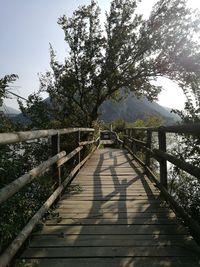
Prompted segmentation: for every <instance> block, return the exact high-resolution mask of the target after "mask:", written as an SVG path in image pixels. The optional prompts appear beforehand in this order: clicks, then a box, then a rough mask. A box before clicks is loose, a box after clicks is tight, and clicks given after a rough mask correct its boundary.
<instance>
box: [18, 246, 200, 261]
mask: <svg viewBox="0 0 200 267" xmlns="http://www.w3.org/2000/svg"><path fill="white" fill-rule="evenodd" d="M127 255H128V256H129V257H167V256H168V257H169V256H172V257H186V256H187V257H189V256H190V257H195V256H196V255H195V253H194V252H192V251H190V250H189V249H186V248H183V247H179V246H172V245H170V246H151V247H145V246H141V247H132V246H131V247H128V246H127V247H115V246H113V247H59V248H56V247H54V248H29V249H27V250H26V251H25V252H24V253H23V254H22V258H70V257H89V258H90V257H103V258H105V257H123V256H127Z"/></svg>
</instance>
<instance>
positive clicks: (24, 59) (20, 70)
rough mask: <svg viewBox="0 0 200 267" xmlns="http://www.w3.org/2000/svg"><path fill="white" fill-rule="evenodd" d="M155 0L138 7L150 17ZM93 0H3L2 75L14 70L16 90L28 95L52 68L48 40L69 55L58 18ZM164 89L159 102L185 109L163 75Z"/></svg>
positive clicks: (199, 4)
mask: <svg viewBox="0 0 200 267" xmlns="http://www.w3.org/2000/svg"><path fill="white" fill-rule="evenodd" d="M98 2H99V5H100V7H101V10H102V16H101V20H102V21H103V20H104V19H105V15H104V14H105V10H109V4H110V0H99V1H98ZM155 2H156V0H143V1H142V3H141V5H140V8H138V11H139V12H140V13H143V15H144V17H148V15H149V13H150V10H151V7H152V5H153V4H154V3H155ZM88 3H90V0H57V1H55V0H34V1H27V0H17V1H16V0H0V77H3V76H4V75H6V74H11V73H15V74H17V75H18V76H19V79H18V80H17V81H16V82H15V83H14V84H13V89H12V90H13V92H14V93H17V94H19V95H21V96H22V97H24V98H27V97H28V96H29V95H30V94H31V93H33V92H36V91H38V89H39V75H40V74H42V73H45V72H46V71H47V70H50V66H49V61H50V57H49V43H51V44H52V46H53V48H54V49H55V50H56V51H57V58H58V60H59V61H61V62H62V61H63V60H64V57H65V55H66V45H65V42H64V34H63V31H62V29H61V28H60V26H59V25H58V24H57V20H58V18H59V17H60V16H62V15H63V14H65V15H67V16H71V15H72V12H73V11H74V10H75V9H76V8H77V7H78V6H79V5H83V4H88ZM189 4H190V6H192V7H194V8H200V1H199V0H189ZM158 82H159V84H162V86H163V88H164V89H163V91H162V93H161V94H160V95H159V101H158V103H159V104H161V105H163V106H166V107H171V108H178V109H182V108H183V106H184V101H185V97H184V95H183V93H182V91H181V89H180V88H178V86H177V85H176V84H175V83H173V82H171V81H169V80H167V79H164V78H163V79H160V80H159V81H158ZM6 105H8V106H11V107H13V108H18V105H17V101H16V99H11V100H10V99H9V100H6Z"/></svg>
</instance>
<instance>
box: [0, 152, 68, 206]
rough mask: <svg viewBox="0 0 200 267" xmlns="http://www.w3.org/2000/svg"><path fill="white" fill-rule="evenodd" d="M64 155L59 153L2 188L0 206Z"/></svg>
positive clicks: (64, 153)
mask: <svg viewBox="0 0 200 267" xmlns="http://www.w3.org/2000/svg"><path fill="white" fill-rule="evenodd" d="M65 155H66V152H65V151H62V152H60V153H59V154H57V155H55V156H54V157H52V158H50V159H48V160H47V161H45V162H43V163H42V164H40V165H39V166H38V167H36V168H34V169H32V170H31V171H29V172H28V173H26V174H24V175H22V176H21V177H19V178H18V179H16V180H14V181H13V182H11V183H10V184H8V185H6V186H5V187H3V188H2V189H1V190H0V204H1V203H2V202H4V201H5V200H7V199H8V198H9V197H11V196H13V195H14V194H15V193H17V192H18V191H19V190H20V189H21V188H23V187H24V186H25V185H27V184H28V183H30V182H32V181H33V179H34V178H36V177H37V176H39V175H40V174H42V173H44V172H45V171H46V170H47V169H48V168H49V167H50V166H52V165H53V164H54V163H56V162H57V161H58V160H59V159H61V158H62V157H64V156H65Z"/></svg>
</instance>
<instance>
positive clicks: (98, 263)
mask: <svg viewBox="0 0 200 267" xmlns="http://www.w3.org/2000/svg"><path fill="white" fill-rule="evenodd" d="M34 265H35V266H37V267H55V266H56V267H66V266H73V267H80V266H84V267H147V266H152V267H170V266H171V267H193V266H194V267H196V266H199V259H198V258H191V257H137V258H135V257H134V258H133V257H129V256H126V257H117V258H113V257H112V258H70V259H66V258H64V259H63V258H60V259H58V258H57V259H37V260H36V259H34V260H26V266H27V267H32V266H34Z"/></svg>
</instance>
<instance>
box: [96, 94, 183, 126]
mask: <svg viewBox="0 0 200 267" xmlns="http://www.w3.org/2000/svg"><path fill="white" fill-rule="evenodd" d="M99 113H100V119H102V120H103V121H105V122H112V121H113V120H115V119H118V118H121V119H123V120H125V121H127V122H134V121H136V120H137V119H145V118H147V117H149V116H159V117H162V118H163V119H164V120H165V123H166V124H173V123H175V122H177V121H178V120H179V119H180V118H179V117H178V116H177V115H175V114H173V113H170V109H169V108H165V107H163V106H161V105H159V104H157V103H156V102H150V101H148V100H147V98H145V97H143V98H140V99H138V98H137V97H135V96H133V95H131V94H129V95H128V97H127V98H125V99H124V100H122V101H120V102H113V101H112V100H107V101H105V102H104V103H103V104H102V105H101V107H100V109H99Z"/></svg>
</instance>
